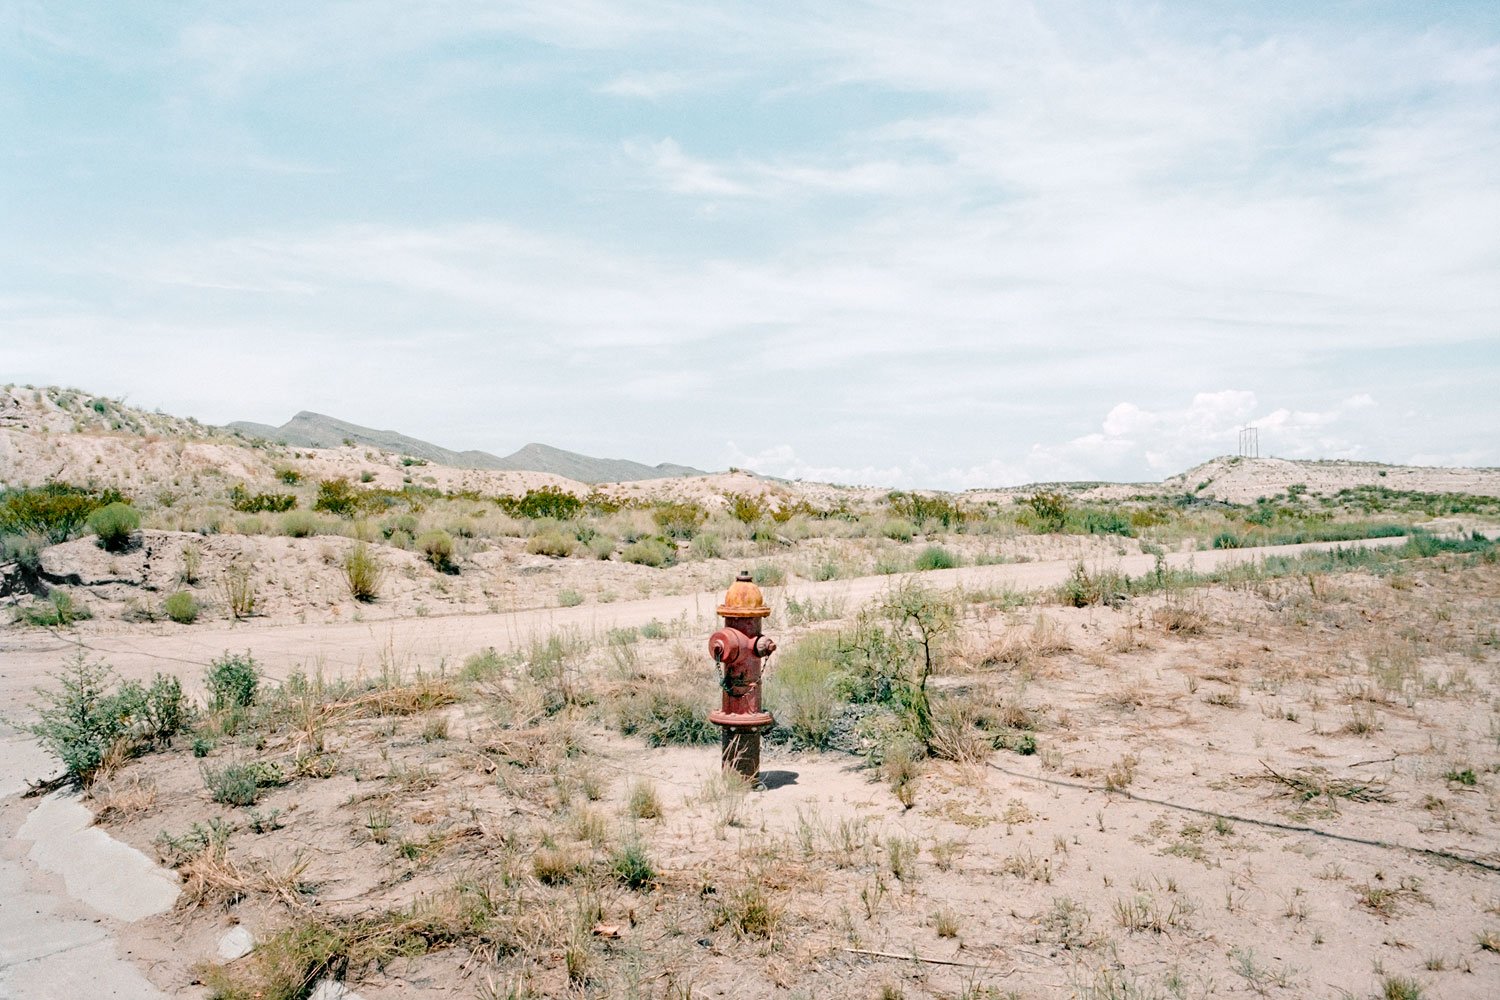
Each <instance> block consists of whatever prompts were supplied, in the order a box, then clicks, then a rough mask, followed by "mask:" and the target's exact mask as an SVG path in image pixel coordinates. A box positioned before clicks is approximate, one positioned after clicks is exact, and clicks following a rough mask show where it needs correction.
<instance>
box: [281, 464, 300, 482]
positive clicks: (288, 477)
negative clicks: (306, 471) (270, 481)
mask: <svg viewBox="0 0 1500 1000" xmlns="http://www.w3.org/2000/svg"><path fill="white" fill-rule="evenodd" d="M276 478H277V479H279V480H281V481H282V482H283V483H286V484H287V485H288V486H296V485H297V484H298V483H300V482H302V473H300V472H298V471H297V470H296V469H294V468H292V467H291V466H290V465H282V466H278V467H277V469H276Z"/></svg>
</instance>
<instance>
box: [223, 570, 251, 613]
mask: <svg viewBox="0 0 1500 1000" xmlns="http://www.w3.org/2000/svg"><path fill="white" fill-rule="evenodd" d="M219 594H220V596H222V597H223V598H224V603H225V605H227V606H228V608H229V613H230V614H231V615H233V616H234V617H235V619H236V620H238V619H241V618H249V617H250V616H251V615H252V614H254V613H255V579H254V577H252V576H251V575H250V567H249V566H231V567H229V568H228V569H226V570H225V571H224V573H223V574H222V575H221V576H220V577H219Z"/></svg>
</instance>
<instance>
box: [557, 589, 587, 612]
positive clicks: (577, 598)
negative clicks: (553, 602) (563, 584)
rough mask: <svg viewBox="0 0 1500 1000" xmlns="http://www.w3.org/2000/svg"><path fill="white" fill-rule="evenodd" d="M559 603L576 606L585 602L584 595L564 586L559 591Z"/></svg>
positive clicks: (567, 606) (564, 605)
mask: <svg viewBox="0 0 1500 1000" xmlns="http://www.w3.org/2000/svg"><path fill="white" fill-rule="evenodd" d="M557 603H558V604H561V605H562V606H563V607H565V608H576V607H578V605H580V604H582V603H583V595H582V594H580V593H579V592H578V591H576V590H571V589H567V588H564V589H563V590H560V591H558V592H557Z"/></svg>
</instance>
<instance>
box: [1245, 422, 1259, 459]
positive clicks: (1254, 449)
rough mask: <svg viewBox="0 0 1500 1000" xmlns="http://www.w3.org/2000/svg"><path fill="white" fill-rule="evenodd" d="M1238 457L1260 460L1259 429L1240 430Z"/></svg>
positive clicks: (1247, 428)
mask: <svg viewBox="0 0 1500 1000" xmlns="http://www.w3.org/2000/svg"><path fill="white" fill-rule="evenodd" d="M1240 457H1241V458H1260V428H1259V427H1241V428H1240Z"/></svg>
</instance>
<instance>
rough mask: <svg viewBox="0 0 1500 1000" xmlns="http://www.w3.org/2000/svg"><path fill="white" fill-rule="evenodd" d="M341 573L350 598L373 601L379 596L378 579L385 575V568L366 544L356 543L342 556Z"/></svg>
mask: <svg viewBox="0 0 1500 1000" xmlns="http://www.w3.org/2000/svg"><path fill="white" fill-rule="evenodd" d="M343 571H344V583H345V584H347V585H348V587H349V596H350V597H353V598H354V599H355V600H356V601H373V600H375V598H377V597H378V596H380V578H381V577H382V576H384V575H385V568H384V567H383V566H382V565H381V562H380V559H379V558H378V557H377V556H376V555H375V553H374V551H373V550H371V548H370V546H369V545H368V544H367V543H365V542H356V543H355V545H354V547H353V548H352V549H350V550H349V551H348V552H347V553H346V554H345V555H344V564H343Z"/></svg>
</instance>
